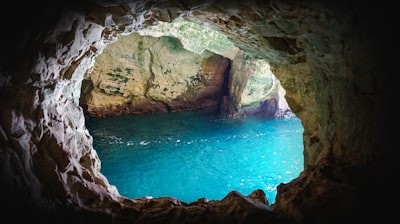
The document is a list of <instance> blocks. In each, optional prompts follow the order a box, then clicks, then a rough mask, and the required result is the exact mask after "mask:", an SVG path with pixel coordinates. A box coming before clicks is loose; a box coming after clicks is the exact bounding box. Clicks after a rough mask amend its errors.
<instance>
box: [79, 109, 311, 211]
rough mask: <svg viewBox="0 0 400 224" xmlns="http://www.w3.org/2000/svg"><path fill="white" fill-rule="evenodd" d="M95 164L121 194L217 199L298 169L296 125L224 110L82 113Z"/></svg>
mask: <svg viewBox="0 0 400 224" xmlns="http://www.w3.org/2000/svg"><path fill="white" fill-rule="evenodd" d="M86 126H87V128H88V129H89V131H90V133H91V135H92V136H93V142H94V143H93V144H94V148H95V150H96V151H97V153H98V155H99V157H100V160H101V172H102V173H103V174H104V175H105V176H106V177H107V179H108V180H109V182H110V184H112V185H115V186H116V187H117V188H118V191H119V193H120V194H121V195H123V196H126V197H129V198H139V197H143V196H153V197H163V196H171V197H175V198H177V199H179V200H181V201H184V202H188V203H190V202H193V201H196V200H197V199H199V198H203V197H205V198H207V199H209V200H221V199H223V198H224V197H225V196H226V195H227V194H228V193H229V192H230V191H232V190H236V191H238V192H239V193H242V194H244V195H248V194H250V193H251V192H252V191H253V190H256V189H262V190H264V192H265V193H266V196H267V199H268V201H269V203H270V204H272V203H274V202H275V197H276V187H277V186H278V185H279V184H280V183H287V182H289V181H290V180H292V179H293V178H295V177H297V176H298V175H299V174H300V172H301V171H302V170H303V161H304V160H303V149H304V146H303V131H304V129H303V126H302V125H301V121H300V120H299V119H298V118H297V117H296V116H292V117H290V118H280V119H273V120H266V119H263V118H258V117H247V118H224V117H221V116H220V115H218V114H217V113H215V112H213V111H195V112H179V113H165V114H155V115H126V116H120V117H111V118H89V119H87V120H86Z"/></svg>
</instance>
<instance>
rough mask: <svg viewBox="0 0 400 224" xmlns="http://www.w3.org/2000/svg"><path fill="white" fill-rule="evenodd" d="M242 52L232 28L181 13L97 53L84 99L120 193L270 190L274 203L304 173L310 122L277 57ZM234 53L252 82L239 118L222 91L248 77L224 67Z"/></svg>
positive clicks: (211, 195) (217, 194) (213, 196)
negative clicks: (282, 187) (296, 108)
mask: <svg viewBox="0 0 400 224" xmlns="http://www.w3.org/2000/svg"><path fill="white" fill-rule="evenodd" d="M239 52H240V49H239V48H237V47H236V46H235V45H234V44H233V43H231V42H230V41H229V39H227V38H226V37H225V36H224V35H223V34H221V33H219V32H217V31H215V30H212V29H210V28H208V27H205V26H200V25H197V24H195V23H190V22H186V21H183V20H179V19H178V20H176V21H175V22H173V23H163V22H159V24H158V25H157V26H154V27H149V28H146V29H143V30H140V31H139V32H138V33H133V34H130V35H126V36H121V37H120V38H119V40H118V41H117V42H115V43H112V44H109V46H107V47H106V49H104V52H103V53H102V54H101V55H99V56H98V57H97V58H96V63H95V65H94V67H93V69H92V70H90V71H88V72H87V74H86V75H85V79H84V81H83V83H82V95H81V105H82V107H83V108H85V111H86V114H87V115H88V116H87V121H86V126H87V128H88V129H89V131H90V133H91V135H92V136H93V139H94V149H95V150H96V151H97V153H98V154H99V158H100V160H101V162H102V169H101V172H102V173H103V174H104V175H105V176H106V177H107V178H108V179H109V182H110V184H112V185H115V186H116V187H117V189H118V191H119V193H120V194H121V195H123V196H126V197H129V198H139V197H143V196H152V197H164V196H171V197H175V198H177V199H179V200H182V201H185V202H193V201H196V200H197V199H200V198H203V197H205V198H207V199H209V200H221V199H222V198H223V197H224V196H226V195H227V194H228V193H229V192H230V191H232V190H236V191H238V192H239V193H242V194H244V195H247V194H250V193H251V192H252V191H254V190H256V189H262V190H263V191H264V192H265V193H266V196H267V199H268V201H269V203H274V202H275V196H276V187H277V186H278V185H279V184H280V183H286V182H289V181H291V180H292V179H293V178H295V177H297V176H298V175H299V173H300V172H301V171H302V170H303V163H304V161H303V150H304V147H303V127H302V125H301V121H300V120H299V119H298V118H297V117H296V116H295V115H294V114H293V113H291V111H290V108H289V106H288V105H287V103H286V100H285V98H284V95H285V91H284V89H283V88H282V87H281V85H280V82H279V80H278V79H277V78H276V77H275V76H274V75H273V73H272V71H271V70H270V67H269V64H268V62H267V61H266V60H261V59H251V58H250V59H249V58H248V56H243V58H245V59H237V55H238V54H240V53H239ZM221 55H222V57H221ZM210 58H212V59H210ZM207 60H208V62H209V63H208V64H207V63H204V61H207ZM233 60H237V61H240V62H239V63H236V64H233V65H232V66H233V67H235V68H233V69H237V70H238V71H237V72H236V73H243V72H244V71H246V72H248V74H245V76H248V79H247V80H246V83H244V84H245V85H244V86H242V87H243V88H242V89H241V93H240V101H239V102H236V103H237V107H238V108H237V109H238V111H237V116H236V117H235V116H234V117H228V116H224V115H223V114H221V104H222V103H223V98H224V97H226V94H235V93H236V92H235V91H237V90H233V88H232V86H229V83H232V82H235V80H236V82H237V83H241V82H242V78H240V77H239V78H238V76H236V78H235V77H234V75H232V73H234V72H232V70H233V69H231V67H230V65H229V66H228V65H226V66H225V67H223V68H224V70H222V72H221V67H218V66H221V64H222V65H224V63H226V62H227V61H233ZM210 61H211V62H210ZM204 64H206V65H204ZM248 64H252V65H254V66H253V67H250V68H251V69H249V71H247V70H246V69H247V67H246V66H247V65H248ZM215 67H216V68H217V69H214V68H215ZM243 68H244V69H243ZM205 70H207V72H208V73H209V74H208V76H204V75H203V74H201V72H203V73H204V71H205ZM225 70H226V71H225ZM199 71H200V72H199ZM215 73H217V75H218V74H219V73H220V74H219V75H220V76H221V77H220V78H218V77H217V76H216V75H215ZM228 73H230V75H229V74H228ZM210 74H212V75H214V76H212V75H210ZM174 75H175V76H174ZM207 79H210V80H211V81H209V82H207ZM227 80H229V81H227ZM218 82H220V84H219V85H216V86H217V87H218V88H217V87H216V86H214V87H212V88H209V89H207V87H209V86H211V84H210V83H218ZM242 84H243V83H242ZM231 85H232V84H231ZM212 91H215V93H213V92H212ZM205 92H206V93H205ZM201 94H202V96H203V97H202V98H201V99H199V96H198V95H201ZM171 102H174V103H171ZM198 104H204V105H198ZM187 105H191V106H187ZM193 105H197V107H196V106H193ZM271 105H272V106H271ZM204 108H206V109H204ZM171 112H173V113H171ZM129 114H130V115H129ZM145 114H147V115H145ZM116 115H124V116H116ZM108 116H110V117H108ZM104 117H108V118H104Z"/></svg>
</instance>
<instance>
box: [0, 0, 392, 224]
mask: <svg viewBox="0 0 400 224" xmlns="http://www.w3.org/2000/svg"><path fill="white" fill-rule="evenodd" d="M27 4H28V6H29V4H31V3H27ZM36 4H39V5H36V6H40V7H39V9H38V10H37V13H26V14H22V15H20V16H21V19H23V21H26V22H27V23H28V24H25V25H24V26H22V25H21V24H19V23H10V24H6V25H7V26H6V27H5V28H4V30H7V31H9V32H10V33H9V35H10V36H7V39H6V43H2V45H1V46H2V49H3V51H2V60H1V64H0V65H1V67H0V68H1V70H0V72H1V74H0V86H1V94H0V95H1V98H0V102H1V105H0V106H1V107H0V139H1V148H0V164H1V169H0V173H1V188H0V190H1V192H2V203H4V204H5V208H7V209H6V210H5V214H6V217H9V218H12V219H13V220H16V221H19V220H22V218H21V217H18V216H14V215H12V214H15V211H17V212H18V213H19V212H23V213H24V214H26V215H25V216H24V218H23V219H25V218H31V220H37V221H53V222H58V223H64V222H65V223H70V222H82V223H83V222H93V221H96V222H99V223H129V222H131V223H132V222H135V223H152V222H188V223H216V222H226V221H228V222H232V223H245V222H251V223H266V222H268V223H286V222H289V221H288V220H290V222H295V223H337V222H343V221H348V220H350V221H355V220H359V219H364V218H363V217H364V216H365V215H366V214H368V216H369V217H371V218H378V219H379V220H380V221H387V220H389V218H391V217H392V216H393V215H392V214H394V213H391V212H392V211H393V210H392V209H390V208H383V207H381V205H382V204H384V199H386V198H387V197H388V196H391V195H392V194H394V193H395V191H394V188H393V187H392V186H393V185H391V184H386V185H383V184H385V182H387V180H390V179H391V177H392V175H393V173H394V170H395V169H394V167H395V166H394V164H395V162H394V160H395V159H394V158H396V157H395V156H394V155H395V153H394V149H393V147H392V146H391V144H390V143H391V142H392V141H393V139H394V138H393V136H394V133H393V132H392V131H391V127H392V126H393V125H394V122H391V120H390V119H391V118H392V117H394V116H393V114H394V110H391V105H392V101H391V100H390V99H391V98H390V96H391V94H392V93H393V92H394V89H393V88H390V87H391V86H390V85H388V83H389V84H390V83H391V82H390V75H392V74H391V72H392V71H391V70H390V67H389V66H390V65H391V64H392V63H391V61H390V60H391V59H390V58H388V59H383V58H382V57H384V56H385V55H389V54H388V52H391V51H389V50H388V48H387V45H385V44H384V43H387V42H390V41H388V40H391V39H390V38H393V37H394V35H392V34H391V33H390V31H388V30H384V29H382V28H381V24H390V23H391V22H392V19H391V17H390V15H393V14H392V13H391V7H390V6H389V7H386V6H385V7H384V5H383V4H382V5H381V4H375V5H369V4H367V3H364V2H363V3H362V4H356V3H343V4H339V3H337V4H327V3H318V2H312V1H279V2H278V1H269V2H257V1H256V2H251V3H249V2H239V1H227V2H225V1H213V2H201V3H200V2H195V1H193V2H182V1H176V2H175V1H156V2H151V1H129V0H125V1H120V2H119V1H117V2H116V3H113V4H109V3H107V2H106V1H88V2H79V3H78V2H76V3H75V2H74V4H72V3H71V5H69V4H70V3H68V4H67V3H64V4H61V3H60V4H53V3H52V4H43V3H40V2H37V3H36ZM45 9H46V10H45ZM384 12H385V13H384ZM2 16H3V15H2ZM177 17H182V18H184V19H185V20H188V21H191V22H195V23H198V24H201V25H205V26H209V27H212V28H214V29H216V30H219V31H220V32H222V33H224V34H225V35H226V36H227V37H228V38H229V39H230V40H231V41H232V43H233V44H234V45H235V46H236V47H237V48H238V49H240V51H238V52H236V51H235V52H234V53H233V54H231V53H232V52H230V53H227V54H226V57H225V58H224V57H220V56H216V55H213V54H207V53H205V54H200V55H196V56H194V57H193V58H192V60H195V61H196V62H197V65H195V66H193V65H190V66H189V67H187V68H186V69H185V71H186V70H189V71H190V72H188V73H184V74H183V73H181V74H182V77H181V76H179V77H178V76H174V78H171V77H170V76H169V77H164V76H163V72H166V71H167V69H160V70H157V71H154V72H153V73H146V72H145V73H137V74H141V75H143V76H139V77H137V76H134V75H133V73H130V71H131V70H130V68H131V67H122V66H121V67H114V66H112V67H107V68H104V69H105V70H106V73H105V74H103V73H102V74H101V75H102V76H104V77H105V78H104V79H103V78H102V79H95V78H96V77H98V76H100V73H99V71H100V70H98V69H100V68H98V67H97V68H96V67H95V66H94V65H95V58H96V57H97V56H98V57H99V60H100V57H101V56H99V55H101V53H103V52H105V47H106V46H111V44H113V43H114V42H115V41H117V40H118V39H121V40H123V39H124V37H123V36H121V34H124V35H125V34H130V33H132V32H134V31H139V30H142V29H144V28H146V27H149V26H151V25H155V24H156V23H157V21H163V22H171V21H172V20H173V19H175V18H177ZM2 21H6V18H4V19H3V20H2ZM30 24H31V26H30ZM25 28H26V29H25ZM135 38H140V37H135ZM148 41H149V42H152V41H153V42H152V43H154V44H155V47H154V48H151V47H150V45H149V47H150V48H149V49H151V50H149V51H144V52H143V53H144V54H143V57H142V56H140V55H135V58H137V59H139V58H143V63H144V64H145V63H148V61H149V60H150V59H151V58H152V57H151V53H152V52H159V51H162V50H165V54H170V55H172V54H174V52H173V51H171V49H169V50H167V49H166V48H164V47H163V46H165V45H157V43H160V41H166V40H165V39H163V38H159V39H154V40H153V39H152V40H148ZM169 41H171V40H169ZM136 43H140V41H139V42H136ZM171 43H175V42H168V43H165V44H171ZM156 46H158V47H156ZM136 47H139V46H136ZM131 52H132V54H130V55H129V56H130V57H132V58H133V51H131ZM135 52H136V51H135ZM137 52H140V51H137ZM181 53H183V54H186V53H185V52H181ZM146 54H147V55H146ZM221 54H222V53H221ZM246 55H251V56H252V57H253V58H254V59H262V60H265V61H268V62H269V65H270V68H271V71H272V73H273V74H274V75H275V76H276V77H277V78H278V79H279V82H280V84H281V85H282V86H283V87H284V89H285V90H286V100H287V102H288V105H289V106H290V108H291V109H292V111H293V112H294V113H295V114H296V115H297V116H298V117H299V118H300V119H301V120H302V122H303V126H304V130H305V132H304V145H305V148H304V156H305V164H304V166H305V170H304V172H303V173H302V174H301V175H300V176H299V177H298V178H296V179H295V180H293V181H291V182H290V183H286V184H282V185H280V186H279V188H278V194H277V199H276V203H275V204H273V205H269V204H268V202H266V201H265V197H264V196H263V193H262V191H259V190H257V189H255V191H254V192H253V193H252V194H251V195H247V196H243V195H240V194H238V193H237V192H234V191H232V192H231V193H230V194H229V195H227V197H226V198H225V199H223V200H221V201H212V202H207V201H206V200H202V199H199V201H197V202H193V203H191V204H184V203H182V202H180V201H179V199H174V198H158V199H150V198H142V199H136V200H133V199H128V198H124V197H121V196H120V195H119V193H118V191H117V189H115V187H113V186H111V185H109V183H108V181H107V179H106V178H105V177H104V176H103V175H102V174H101V172H100V167H101V163H100V161H99V158H98V156H97V154H96V151H95V150H94V149H93V146H92V138H91V136H90V134H89V132H88V130H87V129H86V127H85V120H84V110H83V109H82V107H80V102H81V104H82V105H86V106H85V107H86V108H85V109H87V110H88V111H89V112H90V111H91V113H93V114H97V115H99V116H103V115H106V114H107V113H109V112H108V111H109V110H104V108H107V107H108V108H109V107H111V108H112V110H111V111H113V112H112V113H113V114H115V115H118V114H121V113H122V112H123V111H122V110H129V112H136V111H135V108H136V107H123V108H124V109H121V107H119V105H120V104H127V103H128V104H132V102H135V103H137V102H139V104H138V105H140V106H139V107H137V108H140V109H138V110H143V111H152V110H153V109H150V108H148V107H147V105H148V104H147V103H148V99H149V98H151V99H153V100H154V99H156V101H157V102H158V103H159V104H157V105H159V106H156V107H154V108H157V110H159V111H165V110H168V109H165V108H169V107H167V106H165V103H164V102H166V101H168V102H172V103H171V104H170V105H169V106H171V108H182V102H183V101H184V102H188V101H190V102H198V101H199V100H200V101H202V100H203V99H204V97H205V98H207V99H209V98H208V96H209V95H207V94H212V96H213V97H214V96H215V98H212V99H217V100H215V101H213V100H211V101H207V103H205V104H204V105H207V106H208V105H213V106H214V105H216V104H217V103H216V102H217V101H218V100H222V103H223V104H222V105H223V108H224V111H227V115H230V114H231V113H232V111H233V112H237V113H238V114H241V113H242V114H246V113H248V111H247V110H246V109H243V108H245V106H248V105H251V104H252V102H253V101H252V99H251V98H248V97H247V96H248V95H246V92H247V93H248V91H249V88H250V86H247V87H246V86H243V83H247V82H251V81H252V80H251V79H250V78H249V77H250V76H249V74H251V73H249V72H243V71H254V69H255V68H256V63H240V61H241V60H236V61H235V60H234V59H235V58H236V59H238V58H240V57H244V58H246ZM139 56H140V57H139ZM191 56H193V55H191ZM179 58H180V57H177V58H173V59H174V60H175V61H174V60H172V58H171V60H166V61H162V60H159V61H158V62H156V63H155V64H157V65H158V66H159V67H160V68H161V65H162V66H163V67H164V66H165V68H167V67H168V62H169V63H172V62H177V61H179ZM227 58H228V59H229V60H232V61H231V70H230V74H229V75H230V76H229V83H228V90H229V91H227V92H228V94H226V95H225V96H222V95H218V94H220V92H218V91H216V89H217V87H218V88H220V87H221V85H223V84H222V81H221V80H222V79H223V78H222V77H224V78H225V76H224V74H225V71H226V69H225V68H227V67H228V64H229V63H228V59H227ZM153 59H155V58H154V57H153ZM254 61H256V60H254ZM254 61H253V62H254ZM179 62H180V61H179ZM242 62H244V61H242ZM389 62H390V63H389ZM132 63H133V62H132ZM215 64H221V66H215ZM133 66H134V64H132V68H133V69H151V68H152V67H151V66H150V67H149V66H147V67H140V66H139V67H133ZM89 68H93V70H92V71H90V72H92V75H88V74H89V73H88V72H89V71H88V69H89ZM117 68H120V69H117ZM126 68H128V69H126ZM168 68H169V67H168ZM110 69H111V70H110ZM170 69H171V71H172V69H175V70H174V71H175V72H177V73H179V72H180V71H181V70H178V68H176V67H171V68H170ZM154 70H156V69H154ZM199 71H201V72H203V73H201V72H200V74H202V75H207V74H209V73H207V71H213V72H214V71H218V72H215V73H216V74H217V73H218V74H219V75H218V76H213V78H212V79H211V80H212V81H210V82H209V83H207V84H208V85H211V86H209V88H210V89H208V90H207V91H206V92H192V93H193V94H189V95H188V96H191V97H185V98H184V99H183V98H179V97H177V98H175V95H174V93H173V91H174V90H173V89H170V88H171V86H169V85H166V84H169V83H171V82H173V83H176V84H178V83H179V81H180V80H181V79H182V80H191V78H190V77H193V75H196V74H197V73H198V72H199ZM108 73H111V74H108ZM152 76H154V77H158V79H152ZM202 77H203V76H202ZM204 77H205V76H204ZM260 78H262V77H258V79H260ZM133 79H134V80H133ZM98 80H103V81H102V82H98ZM149 80H152V81H155V82H154V83H152V84H154V85H152V86H155V87H157V88H149V85H148V84H149ZM194 80H197V79H194ZM201 80H202V79H201ZM266 80H268V79H264V81H266ZM125 81H126V82H125ZM255 81H257V80H255ZM145 83H147V84H145ZM266 83H268V81H266ZM271 83H273V81H272V80H271ZM157 84H158V85H159V86H158V85H157ZM200 84H201V83H197V82H196V85H192V86H194V87H197V85H200ZM203 84H204V83H203ZM208 85H207V86H208ZM127 86H129V87H132V88H129V91H126V90H127V89H126V87H127ZM174 86H175V87H174V88H178V89H179V90H180V91H182V92H185V93H187V91H186V90H185V91H183V90H182V89H187V88H188V85H186V86H181V85H174ZM82 87H83V88H82ZM162 87H164V88H162ZM255 87H256V86H255V85H253V88H255ZM165 88H167V90H165ZM246 88H247V89H246ZM81 90H82V91H83V94H82V92H81ZM88 90H96V91H97V90H99V91H100V90H101V91H102V93H101V94H104V93H108V94H115V95H117V96H118V97H119V98H118V99H119V100H118V101H117V103H115V102H114V101H113V102H110V101H105V102H104V105H102V104H101V105H100V104H94V102H98V99H97V98H96V95H93V92H90V91H88ZM164 90H165V91H164ZM211 90H212V91H211ZM87 91H88V92H87ZM278 92H279V91H278ZM163 93H165V94H163ZM85 94H87V95H85ZM96 94H97V93H96ZM215 94H216V95H215ZM243 94H244V95H243ZM260 95H261V96H263V94H262V92H260ZM82 96H84V97H82ZM135 97H136V98H135ZM127 99H135V100H136V101H134V100H131V101H127ZM177 99H179V100H178V101H177ZM96 100H97V101H96ZM182 100H183V101H182ZM185 100H187V101H185ZM265 100H266V101H268V100H269V99H265ZM160 102H163V103H160ZM202 102H204V101H202ZM272 104H273V103H272ZM275 104H278V105H279V102H275ZM93 105H100V108H101V109H99V108H98V107H97V106H95V107H91V106H93ZM135 105H137V104H135ZM185 105H186V104H185ZM241 106H244V107H243V108H240V107H241ZM90 108H92V110H91V109H90ZM126 108H128V109H126ZM382 108H384V110H385V112H386V114H385V115H384V116H382V110H383V109H382ZM241 109H242V110H241ZM253 112H254V111H253ZM107 115H108V114H107ZM381 184H382V185H381ZM377 191H378V192H380V193H376V192H377ZM371 195H378V196H376V197H374V196H372V197H371ZM380 197H382V198H383V199H381V198H380ZM383 211H384V212H383Z"/></svg>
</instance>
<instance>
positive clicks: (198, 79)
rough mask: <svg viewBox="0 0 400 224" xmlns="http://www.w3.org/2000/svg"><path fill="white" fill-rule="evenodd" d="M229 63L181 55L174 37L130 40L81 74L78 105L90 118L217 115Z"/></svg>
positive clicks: (125, 39) (120, 41) (212, 57)
mask: <svg viewBox="0 0 400 224" xmlns="http://www.w3.org/2000/svg"><path fill="white" fill-rule="evenodd" d="M229 65H230V60H229V59H227V58H224V57H222V56H219V55H216V54H213V53H211V52H208V51H204V52H203V53H202V54H196V53H193V52H190V51H188V50H185V49H184V48H183V47H182V45H181V43H180V41H179V40H178V39H175V38H173V37H167V36H164V37H159V38H153V37H150V36H141V35H139V34H130V35H126V36H121V37H120V38H119V39H118V42H115V43H112V44H110V45H108V46H107V48H105V50H104V51H103V53H102V54H101V55H99V56H98V57H97V58H96V63H95V64H94V68H93V69H92V70H91V71H89V72H87V73H86V75H85V76H86V78H85V79H84V81H83V85H82V93H81V98H80V100H81V101H80V102H81V105H82V107H83V108H84V109H85V112H86V114H87V115H89V116H92V117H106V116H117V115H124V114H144V113H161V112H174V111H180V110H196V109H214V110H216V109H218V107H219V105H220V102H221V99H222V95H223V94H224V92H226V91H224V90H223V89H224V88H225V89H226V88H227V86H226V85H225V86H224V82H225V79H226V78H227V75H228V73H229Z"/></svg>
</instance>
